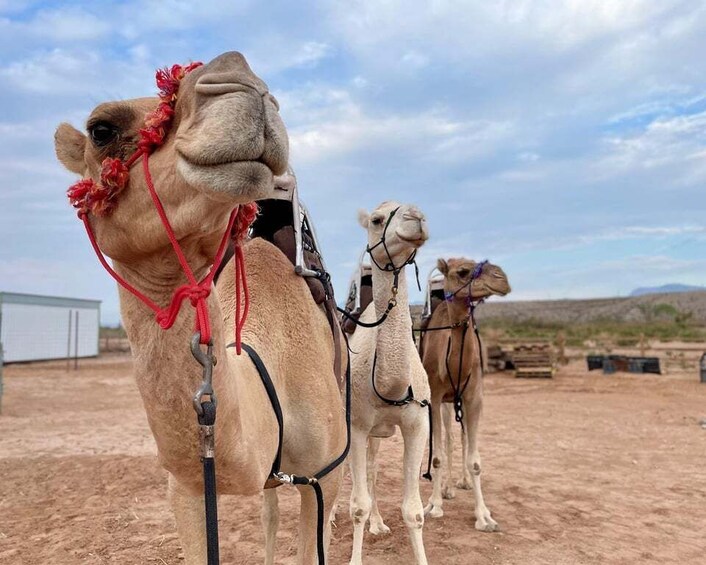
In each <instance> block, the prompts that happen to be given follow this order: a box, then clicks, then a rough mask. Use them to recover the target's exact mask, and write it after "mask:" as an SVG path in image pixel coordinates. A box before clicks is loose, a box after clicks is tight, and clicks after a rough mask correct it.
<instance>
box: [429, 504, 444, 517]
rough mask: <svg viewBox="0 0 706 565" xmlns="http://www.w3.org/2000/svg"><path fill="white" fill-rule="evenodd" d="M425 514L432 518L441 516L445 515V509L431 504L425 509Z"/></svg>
mask: <svg viewBox="0 0 706 565" xmlns="http://www.w3.org/2000/svg"><path fill="white" fill-rule="evenodd" d="M424 515H425V516H429V517H430V518H441V517H442V516H443V515H444V509H443V508H441V507H440V506H434V505H433V504H430V505H429V506H427V507H426V508H425V509H424Z"/></svg>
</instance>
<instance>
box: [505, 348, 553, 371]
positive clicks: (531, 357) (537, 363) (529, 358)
mask: <svg viewBox="0 0 706 565" xmlns="http://www.w3.org/2000/svg"><path fill="white" fill-rule="evenodd" d="M510 355H511V357H512V363H513V365H514V366H515V377H523V378H545V379H551V378H552V377H553V376H554V373H555V372H556V361H555V357H554V351H553V348H552V346H551V344H548V343H543V344H518V345H515V346H514V347H513V350H512V353H511V354H510Z"/></svg>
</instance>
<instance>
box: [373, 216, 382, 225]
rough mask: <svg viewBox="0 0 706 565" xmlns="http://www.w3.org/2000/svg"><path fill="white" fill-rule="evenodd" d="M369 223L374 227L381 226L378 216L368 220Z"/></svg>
mask: <svg viewBox="0 0 706 565" xmlns="http://www.w3.org/2000/svg"><path fill="white" fill-rule="evenodd" d="M370 223H371V224H373V225H374V226H381V225H382V218H381V217H380V216H375V217H374V218H371V219H370Z"/></svg>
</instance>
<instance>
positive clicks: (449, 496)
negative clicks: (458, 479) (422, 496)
mask: <svg viewBox="0 0 706 565" xmlns="http://www.w3.org/2000/svg"><path fill="white" fill-rule="evenodd" d="M441 498H443V499H444V500H453V499H454V498H456V491H455V490H454V489H452V488H451V487H444V489H443V490H442V491H441Z"/></svg>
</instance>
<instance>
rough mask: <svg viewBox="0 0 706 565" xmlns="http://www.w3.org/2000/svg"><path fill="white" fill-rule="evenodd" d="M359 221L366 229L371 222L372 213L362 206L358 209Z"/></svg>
mask: <svg viewBox="0 0 706 565" xmlns="http://www.w3.org/2000/svg"><path fill="white" fill-rule="evenodd" d="M358 223H359V224H360V225H361V226H363V229H364V230H367V229H368V225H369V224H370V214H368V212H366V211H365V210H363V209H362V208H361V209H359V210H358Z"/></svg>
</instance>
